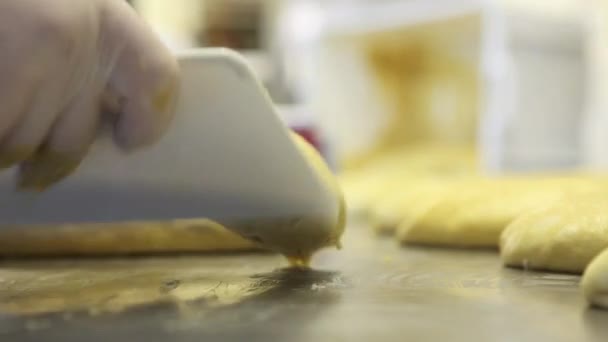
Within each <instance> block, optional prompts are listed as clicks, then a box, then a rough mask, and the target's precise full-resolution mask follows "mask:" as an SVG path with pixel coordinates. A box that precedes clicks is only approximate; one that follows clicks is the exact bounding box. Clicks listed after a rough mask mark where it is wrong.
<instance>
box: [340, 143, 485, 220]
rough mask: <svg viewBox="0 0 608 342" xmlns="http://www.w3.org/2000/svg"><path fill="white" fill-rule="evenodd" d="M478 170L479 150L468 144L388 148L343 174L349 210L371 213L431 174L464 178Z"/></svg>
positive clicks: (364, 213) (438, 176)
mask: <svg viewBox="0 0 608 342" xmlns="http://www.w3.org/2000/svg"><path fill="white" fill-rule="evenodd" d="M476 172H477V161H476V156H475V151H474V150H473V149H471V148H468V147H450V146H440V145H420V146H410V147H407V148H401V149H397V150H391V151H386V152H384V153H382V154H380V155H378V156H376V158H374V159H373V160H372V161H369V163H368V164H367V165H365V166H361V167H359V168H356V169H353V170H348V171H346V172H345V173H343V174H342V175H341V176H340V181H341V184H342V186H343V188H344V192H345V195H346V198H347V200H348V203H349V205H348V207H349V211H350V212H351V213H353V214H357V215H359V216H363V217H366V218H367V217H369V215H371V214H372V213H371V212H372V211H373V210H374V209H373V207H374V206H376V205H377V203H378V202H379V201H383V200H384V199H385V198H386V197H388V196H393V194H395V189H405V188H406V187H407V186H408V185H409V184H411V183H412V182H416V181H418V180H424V179H427V178H430V177H432V178H437V179H441V178H460V177H463V176H464V177H467V176H470V175H474V174H475V173H476Z"/></svg>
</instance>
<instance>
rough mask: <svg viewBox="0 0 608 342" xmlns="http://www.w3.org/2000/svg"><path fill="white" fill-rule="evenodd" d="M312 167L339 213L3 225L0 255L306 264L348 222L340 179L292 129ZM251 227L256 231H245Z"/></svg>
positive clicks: (332, 242)
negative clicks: (187, 255) (270, 259)
mask: <svg viewBox="0 0 608 342" xmlns="http://www.w3.org/2000/svg"><path fill="white" fill-rule="evenodd" d="M291 137H292V138H293V139H294V141H295V144H296V146H297V148H298V149H299V150H300V152H301V153H302V154H303V155H304V157H305V158H306V159H307V161H308V163H309V166H310V167H311V169H312V171H313V172H315V173H316V174H317V176H318V177H319V178H320V179H321V181H322V183H323V184H324V185H325V186H326V187H327V188H328V189H329V190H330V192H331V193H332V194H333V195H334V197H335V201H336V204H337V206H338V213H337V214H336V217H329V218H328V217H288V218H270V219H263V220H248V221H247V222H240V223H239V224H240V225H237V224H236V223H235V224H234V225H233V224H229V225H226V224H223V223H222V224H218V223H216V222H212V221H210V220H206V219H194V220H177V221H172V222H133V223H112V224H86V225H63V226H44V227H35V228H32V227H14V228H13V229H11V227H3V228H2V229H0V255H13V256H15V255H19V256H27V255H30V256H43V255H47V256H48V255H116V254H141V253H146V254H147V253H166V252H219V251H251V250H259V249H261V248H262V247H263V248H264V249H268V250H272V251H275V252H279V253H282V254H284V255H285V256H286V257H288V258H289V259H290V261H291V262H292V263H294V264H298V265H300V266H305V265H307V264H308V261H309V259H310V257H311V256H312V254H313V253H314V252H315V251H317V250H319V249H320V248H323V247H327V246H339V245H340V238H341V236H342V233H343V231H344V227H345V203H344V198H343V196H342V192H341V190H340V188H339V186H338V183H337V181H336V179H335V177H334V175H333V174H332V173H331V171H330V170H329V168H328V167H327V165H326V164H325V162H324V161H323V159H322V158H321V156H320V155H319V154H318V153H317V151H316V150H315V149H314V148H313V147H311V146H310V145H309V144H308V143H307V142H305V141H304V140H303V139H302V138H300V137H299V136H297V135H296V134H291ZM244 232H250V233H251V234H252V235H248V234H243V233H244Z"/></svg>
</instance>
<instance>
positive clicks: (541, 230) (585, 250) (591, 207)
mask: <svg viewBox="0 0 608 342" xmlns="http://www.w3.org/2000/svg"><path fill="white" fill-rule="evenodd" d="M607 247H608V196H605V195H602V194H588V195H577V196H569V197H568V198H565V199H563V200H561V201H559V202H557V203H555V204H554V205H552V206H549V207H547V208H544V209H540V210H536V211H533V212H530V213H527V214H525V215H522V216H521V217H519V218H518V219H517V220H515V221H514V222H513V223H512V224H511V225H509V226H508V227H507V229H505V231H504V232H503V234H502V236H501V238H500V250H501V258H502V261H503V263H504V264H505V265H507V266H516V267H524V268H530V269H544V270H552V271H564V272H574V273H580V272H583V270H584V269H585V267H586V266H587V265H588V264H589V262H590V261H591V260H592V259H593V258H594V257H595V256H596V255H597V254H598V253H600V252H601V251H602V250H603V249H605V248H607Z"/></svg>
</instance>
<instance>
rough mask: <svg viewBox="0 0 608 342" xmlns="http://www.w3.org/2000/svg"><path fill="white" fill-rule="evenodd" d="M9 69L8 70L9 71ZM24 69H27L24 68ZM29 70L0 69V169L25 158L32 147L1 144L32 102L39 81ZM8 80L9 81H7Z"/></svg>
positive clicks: (5, 67)
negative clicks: (0, 76)
mask: <svg viewBox="0 0 608 342" xmlns="http://www.w3.org/2000/svg"><path fill="white" fill-rule="evenodd" d="M9 69H10V70H9ZM26 69H28V68H27V67H26ZM30 71H31V69H29V70H23V69H21V68H14V67H13V68H11V67H9V66H3V67H0V72H2V77H3V78H4V77H5V81H4V82H0V104H2V105H1V106H0V169H2V168H7V167H10V166H12V165H14V164H16V163H17V162H19V161H20V160H23V159H24V158H26V157H27V156H28V155H29V154H30V153H31V151H32V148H33V147H32V146H26V145H17V144H10V145H4V144H2V143H1V142H2V141H4V140H6V139H7V136H8V135H9V134H10V133H9V132H11V131H12V130H13V129H15V127H16V126H17V125H18V124H19V120H20V118H22V117H23V116H24V113H25V112H26V111H27V109H28V108H27V107H28V103H29V102H30V101H32V98H33V97H34V94H35V91H36V89H38V88H39V83H40V80H39V79H37V78H36V77H34V75H32V73H31V72H30ZM8 80H10V81H8Z"/></svg>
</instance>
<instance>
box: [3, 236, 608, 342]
mask: <svg viewBox="0 0 608 342" xmlns="http://www.w3.org/2000/svg"><path fill="white" fill-rule="evenodd" d="M344 242H345V248H344V250H343V251H340V252H334V251H328V252H324V253H323V254H321V255H319V256H317V258H316V259H315V264H314V265H315V270H314V271H289V270H285V269H280V267H281V266H283V265H284V264H285V263H284V261H283V260H282V258H281V257H278V256H274V255H246V254H243V255H230V256H225V255H224V256H181V257H162V258H161V257H155V258H137V259H127V260H124V259H112V260H100V259H97V260H87V261H82V260H81V261H70V260H55V261H46V262H40V261H23V260H22V261H4V262H3V263H2V264H1V265H0V289H1V290H0V312H1V313H0V340H1V341H110V342H119V341H146V342H155V341H210V340H234V341H270V340H284V341H316V340H322V341H356V340H363V341H374V340H375V341H466V342H470V341H568V342H571V341H607V340H608V312H603V311H599V310H594V309H589V308H588V307H587V305H586V304H585V302H584V301H583V299H582V297H581V293H580V291H579V288H578V281H579V277H578V276H574V275H563V274H550V273H537V272H524V271H520V270H513V269H504V268H502V267H501V265H500V261H499V258H498V255H497V253H496V252H494V251H464V250H442V249H428V248H401V247H399V246H398V245H397V244H396V243H394V241H393V240H391V239H386V238H377V237H373V236H372V234H371V233H370V232H369V231H368V230H367V229H364V228H360V227H351V229H350V230H349V231H348V235H347V236H346V239H345V241H344Z"/></svg>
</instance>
